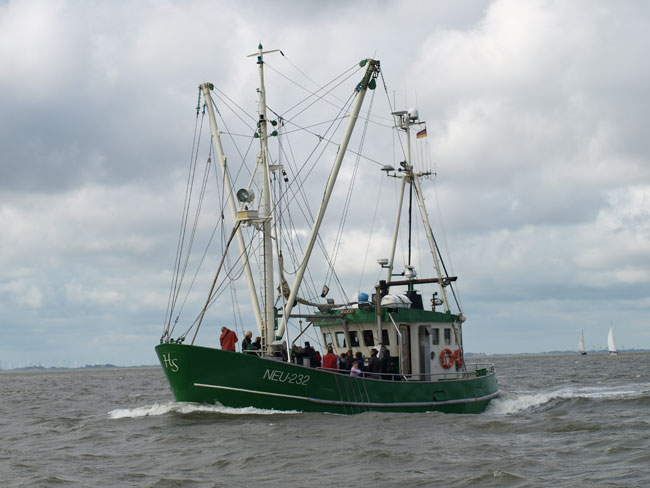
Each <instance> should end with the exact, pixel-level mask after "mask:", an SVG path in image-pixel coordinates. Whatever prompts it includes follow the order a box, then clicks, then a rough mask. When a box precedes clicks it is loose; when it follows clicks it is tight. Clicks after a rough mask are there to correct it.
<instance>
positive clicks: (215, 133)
mask: <svg viewBox="0 0 650 488" xmlns="http://www.w3.org/2000/svg"><path fill="white" fill-rule="evenodd" d="M200 88H201V91H202V92H203V97H204V99H205V105H206V107H207V109H208V117H209V119H210V130H211V132H212V140H213V141H214V147H215V150H216V152H217V159H218V160H219V167H220V168H221V175H222V176H223V185H224V193H225V194H226V195H227V198H228V206H229V207H230V214H231V215H232V220H233V223H236V222H237V206H236V204H235V195H234V192H233V187H232V183H231V182H230V175H229V174H228V162H227V160H226V156H225V155H224V152H223V146H222V145H221V132H220V131H219V127H218V126H217V120H216V118H215V116H214V107H213V106H212V96H211V95H210V90H211V89H212V88H213V85H212V84H211V83H203V84H202V85H201V86H200ZM236 237H237V244H238V245H239V252H240V254H241V260H242V264H243V265H244V275H245V276H246V283H247V285H248V293H249V295H250V298H251V305H252V307H253V314H254V315H255V322H256V323H257V327H258V329H259V330H260V332H261V331H262V316H261V312H260V304H259V301H258V300H257V290H256V289H255V281H254V280H253V273H252V271H251V267H250V262H249V261H248V253H247V252H246V243H245V241H244V236H243V235H242V231H241V228H240V227H239V226H237V233H236Z"/></svg>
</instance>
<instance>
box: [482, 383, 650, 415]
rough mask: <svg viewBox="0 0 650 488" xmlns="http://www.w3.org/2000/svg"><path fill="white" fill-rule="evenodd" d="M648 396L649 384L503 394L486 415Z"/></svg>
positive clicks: (495, 400)
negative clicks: (558, 402) (562, 402)
mask: <svg viewBox="0 0 650 488" xmlns="http://www.w3.org/2000/svg"><path fill="white" fill-rule="evenodd" d="M648 396H650V384H636V385H623V386H616V387H598V386H585V387H567V388H561V389H558V390H552V391H546V392H537V393H536V392H505V393H502V395H501V396H500V397H498V398H495V399H494V400H492V401H491V402H490V405H489V406H488V409H487V411H486V412H487V413H491V414H496V415H508V414H516V413H521V412H524V411H526V410H530V409H534V408H538V407H544V406H546V405H548V404H550V403H552V402H553V401H556V400H570V399H576V398H583V399H591V400H635V399H638V398H644V397H648Z"/></svg>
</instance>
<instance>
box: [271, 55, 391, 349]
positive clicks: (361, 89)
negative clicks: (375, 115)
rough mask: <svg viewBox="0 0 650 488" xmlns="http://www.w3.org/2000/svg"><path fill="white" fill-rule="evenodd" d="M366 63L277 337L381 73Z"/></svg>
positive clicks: (371, 61)
mask: <svg viewBox="0 0 650 488" xmlns="http://www.w3.org/2000/svg"><path fill="white" fill-rule="evenodd" d="M366 64H367V65H368V67H367V68H366V73H365V75H364V77H363V79H362V80H361V82H360V83H359V84H358V85H357V87H356V91H357V97H356V99H355V101H354V106H353V107H352V113H351V114H350V121H349V122H348V127H347V129H346V131H345V135H344V136H343V140H342V141H341V144H340V146H339V150H338V153H337V154H336V159H335V160H334V166H333V167H332V171H331V172H330V176H329V179H328V181H327V186H326V188H325V194H324V195H323V201H322V202H321V204H320V208H319V209H318V215H317V216H316V220H315V221H314V225H313V227H312V228H311V234H310V235H309V241H308V243H307V248H306V250H305V255H304V256H303V258H302V263H301V264H300V268H298V271H297V273H296V279H295V281H294V283H293V286H292V287H291V292H290V294H289V298H288V299H287V303H286V305H285V307H284V312H283V314H282V322H281V323H280V326H279V327H278V330H277V332H276V339H278V338H282V336H283V335H284V331H285V328H286V326H287V321H288V320H289V316H290V315H291V310H292V309H293V304H294V302H295V300H296V297H297V296H298V289H299V288H300V284H301V283H302V278H303V276H304V274H305V270H306V269H307V264H308V263H309V259H310V257H311V253H312V251H313V249H314V244H315V243H316V238H317V237H318V231H319V230H320V226H321V224H322V222H323V217H324V216H325V210H327V205H328V203H329V200H330V197H331V196H332V191H333V190H334V184H335V183H336V178H337V176H338V174H339V170H340V169H341V163H342V162H343V158H344V157H345V152H346V151H347V148H348V143H349V142H350V137H351V136H352V131H353V130H354V125H355V124H356V122H357V118H358V117H359V112H360V110H361V105H362V104H363V99H364V97H365V95H366V91H367V89H368V86H369V85H370V87H371V89H372V88H374V82H375V78H376V77H377V74H378V73H379V61H377V60H375V59H366V60H363V61H362V62H361V66H365V65H366ZM371 81H372V85H371Z"/></svg>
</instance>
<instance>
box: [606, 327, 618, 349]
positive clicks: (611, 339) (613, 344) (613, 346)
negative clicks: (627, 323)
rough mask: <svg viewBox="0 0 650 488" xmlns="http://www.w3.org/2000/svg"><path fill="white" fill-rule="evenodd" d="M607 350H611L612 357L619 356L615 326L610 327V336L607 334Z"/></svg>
mask: <svg viewBox="0 0 650 488" xmlns="http://www.w3.org/2000/svg"><path fill="white" fill-rule="evenodd" d="M607 349H609V355H610V356H617V355H618V351H617V350H616V342H614V326H610V327H609V334H607Z"/></svg>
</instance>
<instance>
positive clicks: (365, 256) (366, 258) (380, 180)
mask: <svg viewBox="0 0 650 488" xmlns="http://www.w3.org/2000/svg"><path fill="white" fill-rule="evenodd" d="M383 187H384V176H383V175H381V178H379V192H378V195H377V201H376V203H375V211H374V212H373V214H372V221H371V223H370V233H369V234H368V244H366V252H365V253H364V255H363V264H362V266H361V277H360V278H359V285H358V286H357V293H360V292H361V284H362V283H363V276H364V274H365V271H366V262H367V260H368V254H369V253H370V243H371V242H372V236H373V234H374V230H375V221H376V219H377V211H378V210H379V202H381V191H382V189H383ZM381 269H383V268H380V271H379V273H380V274H381ZM376 281H379V280H376Z"/></svg>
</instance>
